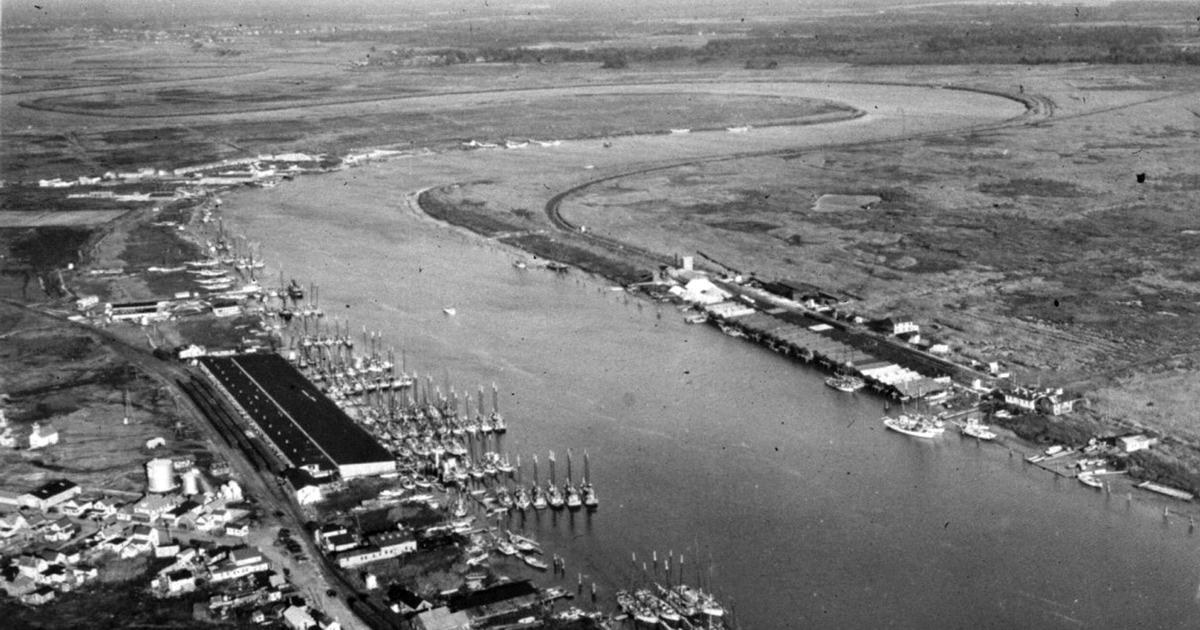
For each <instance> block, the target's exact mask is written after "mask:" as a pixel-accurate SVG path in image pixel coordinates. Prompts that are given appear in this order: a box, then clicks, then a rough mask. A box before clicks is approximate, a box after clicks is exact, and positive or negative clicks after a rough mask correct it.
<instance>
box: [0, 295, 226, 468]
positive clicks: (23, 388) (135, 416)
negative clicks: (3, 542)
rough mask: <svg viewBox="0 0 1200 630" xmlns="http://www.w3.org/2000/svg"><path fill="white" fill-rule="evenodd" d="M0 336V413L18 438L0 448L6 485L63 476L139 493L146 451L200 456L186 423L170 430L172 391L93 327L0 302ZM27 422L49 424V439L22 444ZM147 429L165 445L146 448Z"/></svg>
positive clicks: (203, 450)
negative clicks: (52, 439)
mask: <svg viewBox="0 0 1200 630" xmlns="http://www.w3.org/2000/svg"><path fill="white" fill-rule="evenodd" d="M0 335H2V339H3V343H0V383H3V386H4V393H5V394H6V395H7V396H8V400H7V402H5V403H4V409H5V415H6V416H7V418H8V420H9V422H10V425H11V426H12V428H13V433H14V435H15V436H16V437H17V439H18V440H19V442H20V443H21V444H20V446H21V448H19V449H16V450H13V449H3V450H0V471H2V472H3V478H4V485H5V488H7V489H9V490H18V491H23V490H27V489H29V488H32V487H34V486H36V485H38V484H40V483H42V482H44V481H46V480H48V479H52V478H56V477H68V478H70V479H72V480H73V481H75V482H76V483H78V484H80V485H81V486H84V488H85V489H105V490H115V491H124V492H140V491H141V490H142V489H143V488H144V487H145V470H144V469H143V464H145V462H147V461H149V460H150V459H152V458H153V457H159V456H172V455H174V456H177V457H178V456H184V455H190V456H192V457H193V459H195V460H196V461H198V462H201V463H204V460H206V458H208V457H209V455H208V448H207V447H206V446H205V444H204V443H203V442H199V441H197V440H196V437H195V435H194V432H192V431H189V430H181V431H178V432H177V431H176V422H177V421H179V419H180V418H181V416H180V415H179V412H178V410H177V407H176V402H175V400H174V399H173V398H171V397H170V396H169V395H167V394H166V393H165V390H163V389H162V388H161V386H160V385H159V384H158V383H157V382H156V381H155V380H153V379H152V378H149V377H148V376H146V375H144V374H141V373H140V371H139V370H138V369H137V368H135V367H133V366H132V365H130V364H129V363H128V362H126V361H125V360H124V359H123V358H122V357H121V356H120V355H119V354H117V353H115V352H113V351H112V350H111V349H110V348H109V347H108V346H107V344H106V342H105V341H104V340H102V339H100V338H99V337H98V336H97V335H96V334H94V333H90V332H88V331H86V330H84V329H83V328H79V327H69V328H67V327H64V326H63V325H62V324H61V323H60V322H58V321H56V320H54V319H52V318H49V317H46V316H43V315H38V314H33V313H31V312H30V311H28V310H26V309H22V308H19V307H14V306H11V305H9V304H7V303H0ZM126 419H127V420H126ZM35 422H37V423H41V424H42V425H50V426H53V427H54V428H55V429H56V430H57V431H58V434H59V441H58V443H57V444H53V445H50V446H48V447H45V448H43V449H38V450H32V451H31V450H28V445H29V444H28V435H29V432H30V427H31V425H32V424H33V423H35ZM155 437H163V438H165V439H166V441H167V445H166V447H160V448H158V449H156V450H153V451H151V450H148V449H146V441H147V440H149V439H151V438H155Z"/></svg>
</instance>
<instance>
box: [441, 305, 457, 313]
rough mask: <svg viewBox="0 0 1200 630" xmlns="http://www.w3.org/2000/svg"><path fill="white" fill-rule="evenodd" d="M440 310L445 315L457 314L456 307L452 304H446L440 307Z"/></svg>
mask: <svg viewBox="0 0 1200 630" xmlns="http://www.w3.org/2000/svg"><path fill="white" fill-rule="evenodd" d="M442 312H443V313H445V314H447V315H457V314H458V309H456V308H454V307H453V306H447V307H446V308H443V309H442Z"/></svg>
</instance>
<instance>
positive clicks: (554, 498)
mask: <svg viewBox="0 0 1200 630" xmlns="http://www.w3.org/2000/svg"><path fill="white" fill-rule="evenodd" d="M546 503H548V504H549V505H550V507H551V509H555V510H561V509H563V508H564V507H566V505H567V500H566V499H565V498H563V492H562V490H560V489H559V487H558V486H556V485H554V484H551V485H550V486H549V487H548V488H546Z"/></svg>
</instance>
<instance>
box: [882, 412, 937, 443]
mask: <svg viewBox="0 0 1200 630" xmlns="http://www.w3.org/2000/svg"><path fill="white" fill-rule="evenodd" d="M883 426H885V427H887V428H889V429H891V430H893V431H897V432H899V433H903V434H905V435H911V436H913V437H919V438H926V439H929V438H934V437H937V436H938V435H941V433H942V432H943V431H944V429H941V428H939V427H937V426H936V425H935V424H934V422H933V421H932V420H931V419H930V418H928V417H926V416H922V415H917V414H913V415H909V414H900V415H899V416H896V417H891V416H885V417H884V418H883Z"/></svg>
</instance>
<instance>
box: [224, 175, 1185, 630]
mask: <svg viewBox="0 0 1200 630" xmlns="http://www.w3.org/2000/svg"><path fill="white" fill-rule="evenodd" d="M417 159H426V158H417ZM435 170H436V169H434V168H432V167H431V168H430V169H428V170H427V169H424V168H423V167H420V166H418V165H416V164H415V163H414V162H413V161H407V162H406V161H403V160H401V161H397V162H394V163H389V164H386V165H382V166H377V167H368V168H363V169H353V170H350V171H343V172H339V173H334V174H328V175H321V176H312V177H301V178H298V179H297V180H296V181H294V182H286V183H284V184H281V185H280V186H279V187H277V188H274V189H263V190H253V191H246V192H239V193H237V194H234V195H230V196H228V197H226V203H225V205H224V211H223V212H224V215H225V221H226V225H227V226H230V227H232V228H233V229H234V230H235V231H237V232H239V233H241V234H245V235H248V237H249V238H250V239H251V240H255V241H259V242H261V243H262V251H263V252H264V254H265V255H266V257H267V259H268V264H269V265H271V266H272V267H274V268H276V269H282V271H283V274H284V275H285V276H286V277H289V278H291V277H295V278H297V279H298V280H300V281H302V282H305V283H307V282H313V283H316V284H317V285H319V287H320V296H321V305H320V306H321V307H322V309H323V310H324V311H325V312H326V313H327V319H330V318H338V319H345V320H347V321H349V325H350V327H351V328H352V329H353V330H354V331H361V329H362V328H363V327H366V329H368V330H372V331H379V332H380V333H381V334H382V336H383V339H384V340H385V343H386V344H387V345H390V346H394V347H395V348H396V352H397V356H399V355H400V353H401V351H403V354H404V357H405V360H406V363H407V367H408V368H409V370H410V371H411V370H416V371H417V372H418V373H420V374H424V375H429V376H431V377H432V378H433V381H434V383H435V384H437V385H440V386H441V387H442V388H443V389H445V388H446V387H447V385H453V386H454V387H455V388H456V389H457V390H459V391H462V390H464V389H465V390H468V391H474V390H475V389H476V388H477V387H479V386H480V385H483V386H486V387H488V388H490V386H491V384H492V383H493V382H494V383H496V385H497V386H498V388H499V390H500V408H501V411H503V412H504V414H505V417H506V418H507V419H508V420H509V426H510V429H509V433H508V435H507V436H506V437H505V442H504V448H505V449H506V450H507V451H508V452H509V453H510V454H511V455H512V456H513V457H514V458H515V456H516V455H518V454H519V455H521V458H522V461H523V462H524V474H525V479H526V481H527V482H528V481H529V480H530V477H531V476H532V470H531V467H530V459H531V457H532V456H533V455H534V454H537V455H538V457H539V459H540V461H541V464H542V466H541V475H542V480H543V482H544V481H545V480H546V479H547V477H548V472H549V471H548V466H547V457H548V455H549V452H550V451H554V452H555V454H556V455H557V462H558V471H557V472H558V475H559V479H560V480H561V479H562V476H563V475H564V474H565V472H566V471H565V467H566V450H567V449H568V448H570V449H571V450H572V452H573V453H574V455H575V467H576V469H575V475H576V477H578V475H579V474H580V469H581V468H582V465H581V459H582V458H581V454H582V453H583V451H585V450H586V451H587V452H588V453H589V454H590V456H591V472H592V477H593V478H594V481H595V483H596V486H597V488H598V491H599V493H600V498H601V501H602V506H601V509H600V510H599V511H598V512H596V513H595V514H591V515H587V514H582V513H580V514H575V515H569V514H565V513H564V514H557V515H555V514H551V513H544V514H541V515H538V516H529V517H528V518H526V519H524V520H522V519H521V517H512V519H511V520H510V521H509V522H508V523H507V524H506V526H508V527H510V528H512V529H514V530H518V531H525V532H527V533H530V534H531V535H533V536H535V537H536V538H538V539H539V540H541V541H543V542H544V543H546V545H547V549H548V552H549V553H555V554H558V555H560V556H563V557H565V558H566V563H567V564H566V573H567V577H566V578H565V579H562V581H561V584H562V585H563V586H566V587H568V588H572V589H573V588H574V586H575V584H576V581H577V579H579V578H578V575H579V574H582V579H583V582H584V584H585V585H588V584H590V583H592V582H596V584H597V588H598V589H599V595H600V600H601V601H600V604H601V605H602V606H604V607H606V608H607V609H608V610H613V609H615V606H613V605H612V591H613V590H614V589H616V588H622V587H627V586H630V585H633V584H641V583H646V582H649V581H658V582H665V581H666V580H668V579H678V577H679V574H680V573H682V574H683V577H684V579H685V580H686V581H688V582H690V583H696V582H702V583H703V584H704V585H705V586H706V587H709V588H711V589H712V590H713V591H715V592H716V593H718V594H719V595H720V596H721V597H722V599H723V600H724V601H725V602H726V603H727V604H730V605H731V606H732V607H733V609H734V612H735V614H736V619H737V621H738V624H739V625H740V627H743V628H748V629H755V630H768V629H779V630H783V629H789V628H830V629H846V628H905V629H908V628H911V629H914V630H915V629H943V628H945V629H950V628H1114V629H1117V628H1180V629H1182V628H1195V627H1200V550H1198V549H1197V540H1198V538H1197V537H1198V536H1200V534H1192V533H1190V532H1189V531H1188V528H1187V525H1186V523H1184V524H1182V525H1181V524H1180V523H1179V522H1178V521H1177V520H1176V521H1166V520H1164V519H1163V517H1162V508H1161V507H1160V506H1156V505H1155V504H1151V503H1146V502H1141V501H1137V500H1135V501H1133V502H1127V500H1126V497H1125V496H1124V495H1123V494H1117V493H1114V494H1111V495H1110V494H1106V493H1102V492H1096V491H1093V490H1089V489H1087V488H1084V487H1083V486H1081V485H1080V484H1078V483H1076V482H1075V481H1073V480H1070V479H1064V478H1059V477H1057V476H1055V475H1051V474H1049V473H1046V472H1045V471H1042V470H1039V469H1036V468H1034V467H1032V466H1030V465H1028V464H1026V463H1024V461H1023V459H1022V458H1021V457H1020V455H1019V454H1017V455H1015V456H1014V455H1012V454H1010V452H1009V451H1008V450H1007V449H1006V448H1003V447H997V446H992V445H979V444H977V443H975V442H973V441H969V440H965V439H961V438H960V437H959V436H958V435H957V434H956V433H953V432H947V434H946V435H945V436H943V437H941V438H939V439H937V440H934V441H928V442H926V441H920V440H917V439H914V438H909V437H906V436H902V435H899V434H896V433H892V432H888V431H885V430H884V429H883V426H882V425H881V424H880V422H879V418H880V416H881V414H882V413H883V401H882V400H880V399H878V398H875V397H873V396H871V395H863V394H856V395H847V394H842V393H839V392H836V391H834V390H832V389H829V388H827V387H825V386H824V384H823V382H822V380H823V377H824V375H823V374H821V373H820V372H818V371H816V370H814V369H812V368H809V367H808V366H805V365H802V364H797V363H794V362H791V361H788V360H784V359H781V358H779V357H778V356H776V355H773V354H772V353H770V352H768V351H766V350H763V349H760V348H758V347H756V346H754V345H752V344H749V343H746V342H743V341H740V340H737V339H732V338H730V337H727V336H725V335H723V334H721V333H720V332H719V331H717V330H716V329H714V328H710V327H708V326H703V325H701V326H697V325H689V324H686V323H684V322H683V318H682V316H681V315H680V313H679V312H678V311H676V310H675V309H674V307H671V306H668V305H657V304H655V303H652V302H648V301H644V300H641V299H637V298H634V297H631V296H627V295H626V294H625V293H623V292H618V291H612V290H610V287H608V286H607V284H606V283H605V282H604V281H602V280H599V279H594V278H588V277H584V276H582V275H580V274H579V273H578V272H575V271H573V272H571V273H569V274H565V275H556V274H552V273H550V272H548V271H545V270H540V269H535V268H533V267H531V268H529V269H524V270H522V269H517V268H515V267H514V266H513V265H512V262H513V261H514V260H515V259H516V258H517V257H518V255H517V254H515V253H513V252H511V251H508V250H506V249H504V248H502V247H500V246H497V245H494V244H492V243H490V242H487V241H484V240H482V239H480V238H478V237H476V236H474V235H471V234H467V233H464V232H462V231H461V230H458V229H454V228H448V227H446V226H443V225H440V224H436V223H434V222H432V221H430V220H429V219H427V218H425V217H423V216H419V215H418V214H416V213H414V212H413V211H412V210H411V208H409V207H408V206H407V205H406V204H405V202H404V199H403V194H404V192H406V191H412V190H416V189H418V188H421V187H423V186H429V185H434V184H439V183H445V182H446V181H455V179H454V177H455V175H453V174H451V175H444V174H439V175H436V176H435V175H432V173H434V172H435ZM438 172H442V171H438ZM272 282H273V280H272ZM446 306H453V307H454V308H455V310H456V314H455V315H454V316H448V315H446V314H445V313H444V312H443V310H442V309H443V307H446ZM331 321H332V320H331ZM654 553H657V556H658V558H659V567H657V568H656V567H655V566H654V565H653V564H652V561H651V559H652V557H653V555H652V554H654ZM668 553H669V554H671V558H672V567H671V568H672V573H673V575H672V576H671V577H668V576H666V575H664V573H663V569H662V566H661V565H662V564H663V563H662V560H663V559H664V558H666V557H667V555H668ZM634 554H636V558H637V560H636V563H635V562H634V561H633V559H632V558H633V555H634ZM680 555H682V556H683V558H684V560H683V565H682V569H681V568H680V566H679V562H678V558H679V556H680ZM643 565H644V566H645V569H643ZM512 568H513V571H514V572H516V573H520V572H521V571H523V569H522V568H519V567H512ZM539 580H541V581H542V582H545V583H550V582H554V581H556V580H555V579H554V578H552V577H551V576H550V575H544V576H543V577H540V578H539Z"/></svg>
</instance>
